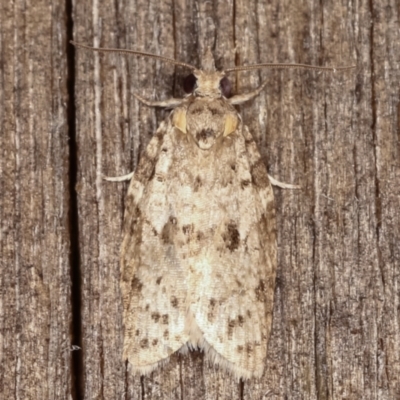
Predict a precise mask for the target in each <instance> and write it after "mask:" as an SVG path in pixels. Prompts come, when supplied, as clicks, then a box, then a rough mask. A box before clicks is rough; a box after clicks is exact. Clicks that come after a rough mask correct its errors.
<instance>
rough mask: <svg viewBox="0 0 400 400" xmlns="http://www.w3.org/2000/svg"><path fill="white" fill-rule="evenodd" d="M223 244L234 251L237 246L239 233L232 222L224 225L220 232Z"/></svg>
mask: <svg viewBox="0 0 400 400" xmlns="http://www.w3.org/2000/svg"><path fill="white" fill-rule="evenodd" d="M222 239H224V242H225V246H226V247H227V248H228V249H229V250H230V251H234V250H236V249H237V248H238V247H239V242H240V235H239V231H238V229H237V225H236V224H235V223H233V222H231V223H229V224H227V225H226V230H225V232H224V233H223V234H222Z"/></svg>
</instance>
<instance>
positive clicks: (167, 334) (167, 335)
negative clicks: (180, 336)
mask: <svg viewBox="0 0 400 400" xmlns="http://www.w3.org/2000/svg"><path fill="white" fill-rule="evenodd" d="M163 336H164V339H169V332H168V329H166V330H165V331H164V334H163Z"/></svg>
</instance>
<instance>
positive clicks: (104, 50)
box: [70, 40, 196, 70]
mask: <svg viewBox="0 0 400 400" xmlns="http://www.w3.org/2000/svg"><path fill="white" fill-rule="evenodd" d="M70 43H71V44H73V45H74V46H76V47H81V48H82V49H86V50H91V51H97V52H99V53H119V54H134V55H136V56H142V57H148V58H155V59H156V60H160V61H164V62H167V63H169V64H174V65H180V66H181V67H185V68H189V69H191V70H195V69H196V67H194V66H193V65H190V64H186V63H184V62H181V61H176V60H174V59H173V58H168V57H163V56H158V55H156V54H152V53H146V52H145V51H136V50H124V49H113V48H102V47H91V46H86V45H85V44H80V43H76V42H74V41H72V40H70Z"/></svg>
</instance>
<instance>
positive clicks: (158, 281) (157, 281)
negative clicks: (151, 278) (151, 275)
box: [156, 276, 162, 285]
mask: <svg viewBox="0 0 400 400" xmlns="http://www.w3.org/2000/svg"><path fill="white" fill-rule="evenodd" d="M161 280H162V276H159V277H158V278H157V279H156V283H157V285H159V284H160V283H161Z"/></svg>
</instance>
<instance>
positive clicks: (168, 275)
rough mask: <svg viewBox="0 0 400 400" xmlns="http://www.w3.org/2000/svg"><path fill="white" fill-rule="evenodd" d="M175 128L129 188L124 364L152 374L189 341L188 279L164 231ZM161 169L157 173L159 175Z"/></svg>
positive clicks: (155, 146)
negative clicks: (186, 329)
mask: <svg viewBox="0 0 400 400" xmlns="http://www.w3.org/2000/svg"><path fill="white" fill-rule="evenodd" d="M173 131H174V128H173V127H172V126H171V125H170V123H169V121H166V122H163V123H162V124H161V125H160V127H159V129H158V130H157V133H156V135H155V136H154V137H153V138H152V140H151V141H150V143H149V145H148V147H147V148H146V151H145V152H144V154H143V155H142V157H141V160H140V162H139V164H138V167H137V170H136V171H135V174H134V177H133V178H132V181H131V183H130V186H129V190H128V196H127V209H126V214H125V236H124V240H123V244H122V249H121V289H122V297H123V304H124V352H123V357H124V359H128V360H129V362H130V363H131V364H132V367H133V371H134V372H136V373H140V374H147V373H149V372H151V371H152V370H154V369H155V368H157V367H158V366H159V365H160V363H162V362H163V361H164V360H167V359H168V357H169V356H170V355H171V354H172V353H173V352H175V351H176V350H178V349H179V348H180V347H182V345H183V344H184V343H186V341H187V340H188V338H187V335H186V334H185V332H184V323H185V305H184V299H185V298H186V287H185V276H184V271H183V270H182V268H181V266H180V261H179V258H178V257H177V255H176V254H175V251H174V245H171V243H170V240H169V239H168V232H166V230H165V229H164V226H165V225H166V224H167V223H168V222H171V224H172V226H173V219H172V218H171V213H170V207H169V204H168V196H167V190H168V186H166V185H165V184H164V183H165V182H164V181H163V179H164V178H163V172H162V171H163V170H165V169H168V164H169V163H170V161H169V158H170V157H171V156H172V153H173V149H172V148H171V140H170V138H171V135H173ZM156 167H157V170H156Z"/></svg>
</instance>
